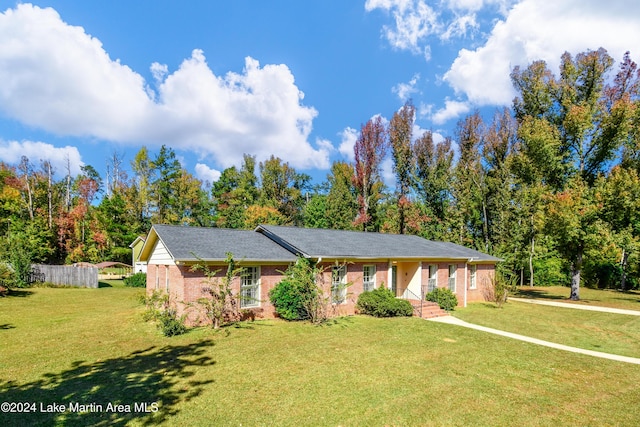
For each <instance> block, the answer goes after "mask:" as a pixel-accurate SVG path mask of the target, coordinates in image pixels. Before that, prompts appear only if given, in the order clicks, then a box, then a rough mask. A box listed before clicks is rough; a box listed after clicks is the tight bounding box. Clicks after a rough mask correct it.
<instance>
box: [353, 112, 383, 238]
mask: <svg viewBox="0 0 640 427" xmlns="http://www.w3.org/2000/svg"><path fill="white" fill-rule="evenodd" d="M386 148H387V131H386V129H385V127H384V124H383V122H382V118H381V117H380V116H376V118H375V119H370V120H369V121H368V122H367V123H366V124H364V125H363V126H362V127H361V129H360V135H359V136H358V139H357V140H356V143H355V145H354V147H353V150H354V157H355V166H354V175H353V184H354V187H355V189H356V192H357V194H358V206H359V210H358V216H357V217H356V219H355V221H354V224H355V225H357V226H362V230H363V231H367V230H368V229H369V228H370V227H371V225H372V223H374V221H375V218H374V216H372V213H374V212H375V204H376V203H377V202H378V200H379V198H380V188H381V187H382V181H381V179H380V163H381V162H382V160H383V159H384V155H385V152H386Z"/></svg>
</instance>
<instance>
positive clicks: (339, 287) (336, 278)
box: [331, 265, 347, 304]
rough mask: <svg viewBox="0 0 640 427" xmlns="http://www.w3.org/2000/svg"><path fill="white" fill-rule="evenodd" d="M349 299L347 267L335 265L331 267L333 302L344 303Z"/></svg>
mask: <svg viewBox="0 0 640 427" xmlns="http://www.w3.org/2000/svg"><path fill="white" fill-rule="evenodd" d="M346 300H347V267H346V266H344V265H341V266H335V267H333V268H332V269H331V302H333V303H334V304H342V303H343V302H345V301H346Z"/></svg>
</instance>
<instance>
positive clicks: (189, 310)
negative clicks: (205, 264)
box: [147, 261, 494, 325]
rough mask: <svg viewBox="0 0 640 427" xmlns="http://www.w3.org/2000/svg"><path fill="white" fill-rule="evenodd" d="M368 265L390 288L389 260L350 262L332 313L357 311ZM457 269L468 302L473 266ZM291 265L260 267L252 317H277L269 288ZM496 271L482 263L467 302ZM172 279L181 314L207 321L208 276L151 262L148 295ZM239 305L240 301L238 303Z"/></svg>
mask: <svg viewBox="0 0 640 427" xmlns="http://www.w3.org/2000/svg"><path fill="white" fill-rule="evenodd" d="M451 264H453V263H449V262H440V263H437V264H436V265H437V266H438V273H437V285H438V287H441V288H448V286H449V283H448V280H449V265H451ZM334 265H335V264H333V263H323V264H321V265H320V268H323V269H324V273H323V275H322V281H323V287H324V291H325V295H327V296H330V295H331V269H332V267H333V266H334ZM365 265H375V267H376V275H375V286H376V287H380V286H381V285H382V284H383V283H384V285H385V286H386V287H389V283H388V280H389V279H388V277H389V276H388V268H389V266H388V263H387V262H376V263H371V262H362V263H360V262H358V263H350V264H346V267H347V277H346V280H347V282H348V283H351V286H349V287H348V288H347V298H346V300H345V302H343V303H341V304H333V305H332V306H331V307H330V314H331V315H334V316H341V315H351V314H354V313H356V303H357V301H358V296H359V295H360V294H361V293H362V292H363V267H364V266H365ZM455 265H456V267H457V270H456V296H457V297H458V305H459V306H462V305H463V304H464V286H465V283H466V284H467V286H470V284H471V277H470V276H471V268H470V266H469V268H467V269H466V274H467V277H466V282H465V264H464V263H455ZM210 269H211V271H216V270H217V272H216V274H215V276H214V280H222V279H223V278H224V276H225V273H226V265H215V266H210ZM286 269H287V265H262V266H260V296H259V299H260V304H259V307H256V308H249V309H246V311H247V313H248V314H249V316H248V317H251V318H267V319H268V318H274V317H276V313H275V309H274V307H273V305H271V303H270V301H269V291H270V290H271V289H273V288H274V287H275V285H276V284H278V283H279V282H280V281H281V280H282V278H283V275H282V274H281V273H280V271H285V270H286ZM493 272H494V266H493V265H482V264H480V265H478V266H477V272H476V289H468V290H467V302H471V301H483V300H484V293H483V288H484V287H485V286H487V285H488V283H489V281H490V278H491V277H492V275H493ZM167 275H168V278H169V295H170V300H171V305H172V306H173V307H175V308H176V309H177V311H178V315H182V314H183V313H186V314H187V323H188V324H189V325H196V324H203V323H206V322H207V319H206V316H204V314H203V312H202V310H201V308H200V307H199V306H198V304H196V301H197V300H198V299H199V298H201V297H203V296H206V294H205V293H204V292H203V288H204V287H206V283H205V282H206V281H205V275H204V274H203V273H202V272H201V271H191V269H190V267H186V266H184V265H181V266H175V265H171V266H164V265H158V266H156V265H150V266H149V268H148V271H147V294H151V293H152V292H153V291H154V290H155V289H156V277H158V278H159V281H158V282H159V283H158V290H160V291H162V292H166V278H167ZM420 277H421V280H422V284H423V285H424V286H425V287H426V285H427V283H428V280H429V263H428V262H426V261H425V262H423V263H422V274H421V276H420ZM232 286H233V289H234V294H236V295H239V293H240V278H236V279H235V280H234V282H233V284H232ZM238 304H239V302H238Z"/></svg>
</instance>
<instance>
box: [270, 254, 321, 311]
mask: <svg viewBox="0 0 640 427" xmlns="http://www.w3.org/2000/svg"><path fill="white" fill-rule="evenodd" d="M321 272H322V271H321V270H320V269H318V268H317V267H315V266H314V265H312V263H311V261H310V260H308V259H306V258H298V261H297V262H296V263H295V264H294V265H292V266H291V267H289V268H288V269H287V271H285V272H284V275H285V278H284V279H282V280H281V281H280V282H279V283H278V284H277V285H276V286H275V287H274V288H273V289H271V290H270V291H269V300H270V301H271V304H273V306H274V307H275V309H276V313H278V316H280V317H282V318H283V319H286V320H312V321H314V322H315V320H314V319H316V318H318V313H319V307H320V305H321V302H322V291H321V289H320V287H319V286H318V283H317V281H318V277H319V276H320V274H321Z"/></svg>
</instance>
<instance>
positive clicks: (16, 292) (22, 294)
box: [7, 288, 33, 298]
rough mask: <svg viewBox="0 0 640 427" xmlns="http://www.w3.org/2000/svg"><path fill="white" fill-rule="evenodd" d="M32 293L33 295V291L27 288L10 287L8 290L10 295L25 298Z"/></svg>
mask: <svg viewBox="0 0 640 427" xmlns="http://www.w3.org/2000/svg"><path fill="white" fill-rule="evenodd" d="M31 295H33V291H30V290H27V289H17V288H12V289H9V291H8V292H7V296H8V297H18V298H24V297H29V296H31Z"/></svg>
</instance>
